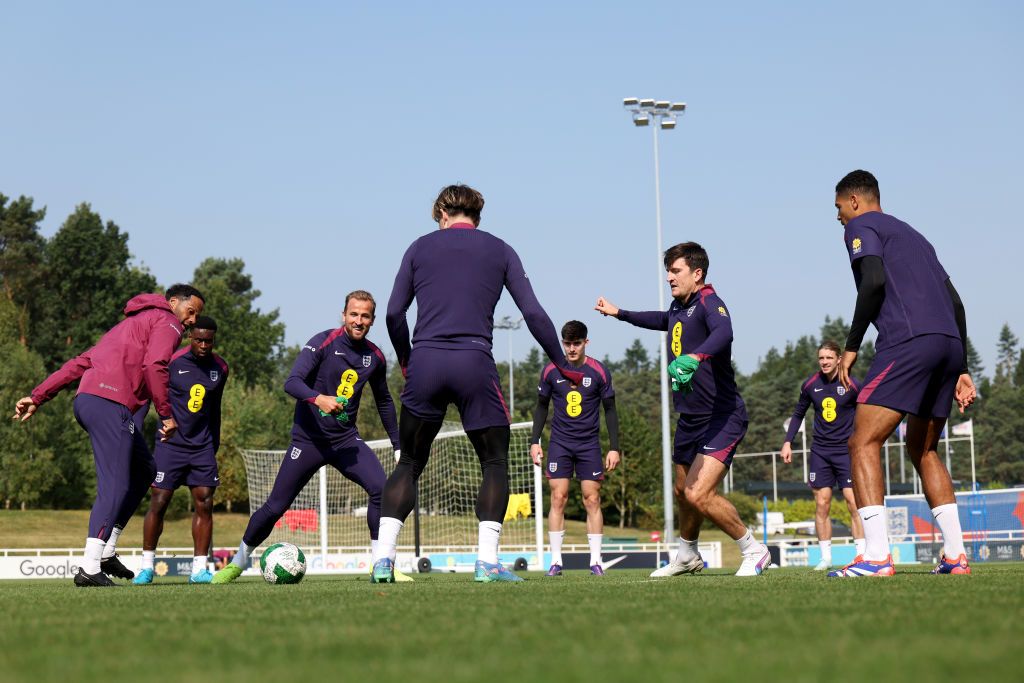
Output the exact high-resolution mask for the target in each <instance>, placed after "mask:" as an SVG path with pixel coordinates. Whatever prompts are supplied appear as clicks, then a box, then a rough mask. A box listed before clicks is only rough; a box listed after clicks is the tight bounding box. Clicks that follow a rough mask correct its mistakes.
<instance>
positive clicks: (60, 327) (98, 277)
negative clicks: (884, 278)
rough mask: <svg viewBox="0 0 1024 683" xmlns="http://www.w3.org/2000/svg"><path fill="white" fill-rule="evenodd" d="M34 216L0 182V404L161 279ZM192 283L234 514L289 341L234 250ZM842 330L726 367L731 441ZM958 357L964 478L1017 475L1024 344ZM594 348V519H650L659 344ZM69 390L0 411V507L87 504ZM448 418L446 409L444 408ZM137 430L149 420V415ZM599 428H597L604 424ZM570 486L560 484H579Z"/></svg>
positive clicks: (573, 511) (766, 469)
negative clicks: (969, 403) (248, 451)
mask: <svg viewBox="0 0 1024 683" xmlns="http://www.w3.org/2000/svg"><path fill="white" fill-rule="evenodd" d="M45 214H46V210H45V208H38V207H36V206H34V201H33V199H32V198H28V197H19V198H17V199H11V198H9V197H6V196H4V195H3V194H0V405H3V406H7V407H8V408H9V407H11V406H13V405H14V403H15V401H16V400H17V399H18V398H19V397H20V396H22V395H24V394H26V393H27V392H28V391H29V390H30V389H31V388H32V387H34V386H35V385H36V384H37V383H38V382H40V381H41V380H42V379H43V378H44V377H45V376H46V374H48V373H49V372H52V371H53V370H55V369H56V368H58V367H59V366H60V365H61V363H63V362H64V361H65V360H67V359H68V358H70V357H72V356H74V355H77V354H79V353H81V352H82V351H84V350H85V349H87V348H89V347H90V346H92V345H93V344H94V343H95V342H96V341H97V340H98V339H99V337H100V336H101V335H102V334H103V333H104V332H106V331H107V330H108V329H109V328H110V327H111V326H113V325H114V324H115V323H117V322H118V321H119V320H120V319H121V317H122V312H121V311H122V309H123V306H124V304H125V302H127V300H128V299H129V298H131V297H132V296H134V295H136V294H138V293H140V292H152V291H161V290H162V289H163V288H164V287H166V286H167V285H169V284H171V283H158V282H157V280H156V278H155V277H153V275H152V274H151V273H149V272H148V271H147V270H145V269H144V268H142V267H140V266H139V265H138V264H137V262H136V261H135V260H134V259H133V256H132V254H131V253H130V251H129V249H128V233H127V232H126V231H125V230H123V229H121V228H120V227H119V226H118V225H117V224H116V223H114V222H113V221H110V220H106V221H104V220H103V219H102V218H101V216H100V215H99V214H98V213H97V212H96V211H94V210H93V208H92V207H91V206H90V205H89V204H81V205H79V206H78V207H76V208H75V210H74V212H72V214H71V215H70V216H68V217H67V219H66V220H65V221H64V222H63V223H62V224H61V226H60V228H59V229H58V230H57V232H56V233H55V234H54V235H53V236H52V237H50V238H46V237H44V236H43V235H42V234H41V232H40V229H39V225H40V223H41V222H42V221H43V219H44V218H45ZM192 284H194V285H195V286H196V287H198V288H199V289H200V290H201V291H202V292H203V294H204V295H205V296H206V298H207V303H206V311H207V312H208V313H209V315H211V316H213V317H214V318H215V319H216V320H217V322H218V326H219V331H218V334H217V349H216V351H217V353H218V354H220V355H221V356H223V357H224V358H225V359H226V360H227V362H228V363H229V364H230V366H231V381H230V382H228V385H227V388H226V390H225V394H224V406H223V425H222V440H221V451H220V453H219V456H218V457H219V462H220V478H221V486H220V488H219V489H218V491H217V496H216V502H217V505H218V507H219V508H221V509H227V510H236V511H244V510H247V509H248V491H247V485H246V479H245V468H244V465H243V463H242V458H241V451H242V449H245V448H259V449H284V448H285V447H286V446H287V444H288V440H289V435H290V430H291V420H292V411H293V408H294V401H293V400H292V399H291V398H290V397H288V396H287V395H286V394H285V393H284V391H283V389H282V385H283V382H284V379H285V377H286V376H287V374H288V372H289V370H290V368H291V363H292V362H293V360H294V358H295V356H296V354H297V353H298V347H287V346H286V345H285V342H284V339H285V327H284V324H283V323H282V322H280V320H279V317H280V316H279V311H278V310H276V309H274V310H270V311H263V310H261V309H260V308H259V307H258V306H257V305H256V300H257V299H258V297H259V296H260V291H259V290H258V289H257V288H256V287H255V286H254V283H253V281H252V277H251V276H250V275H249V274H248V273H246V271H245V263H244V261H243V260H242V259H241V258H228V259H224V258H207V259H205V260H204V261H202V262H201V263H200V264H199V265H198V266H197V267H196V269H195V272H194V274H193V278H192ZM339 314H340V311H339ZM310 332H312V331H310ZM846 332H847V325H846V324H845V322H844V321H843V319H842V318H830V317H826V318H825V319H824V321H823V323H822V325H821V327H820V329H819V330H817V332H816V334H805V335H803V336H800V337H799V338H798V339H796V341H793V342H790V343H787V344H786V346H785V347H784V348H783V349H776V348H770V349H768V350H767V351H766V352H765V354H764V356H763V357H762V358H761V359H760V360H759V362H758V364H757V367H756V369H755V370H754V371H753V372H751V373H750V374H748V375H745V374H742V373H739V372H737V380H738V383H739V387H740V391H741V393H742V394H743V397H744V400H745V401H746V403H747V412H748V414H749V416H750V427H749V431H748V433H747V436H746V439H745V440H744V442H743V445H742V448H741V451H742V452H754V451H772V450H777V449H778V448H779V446H780V445H781V442H782V438H783V430H782V423H783V421H784V420H785V419H786V418H787V417H789V415H790V413H791V412H792V409H793V406H794V404H795V402H796V399H797V395H798V392H799V387H800V383H801V382H802V381H803V380H804V379H806V378H807V377H808V376H809V375H810V374H811V373H812V372H814V370H815V369H816V368H817V364H816V359H817V348H818V344H819V343H820V342H821V341H822V340H824V339H833V340H836V341H839V342H840V344H841V343H842V341H843V340H845V338H846ZM873 354H874V349H873V347H872V346H871V345H870V344H866V345H865V347H864V348H863V349H862V352H861V356H860V358H859V360H858V364H857V367H856V369H855V373H854V374H855V376H858V377H860V376H863V373H864V372H865V371H866V369H867V367H868V364H869V363H870V360H871V357H872V356H873ZM968 354H969V362H970V366H971V370H972V374H973V376H974V379H975V382H976V383H977V384H978V387H979V393H980V398H979V400H978V402H977V403H976V404H975V406H974V407H972V408H971V410H970V411H969V413H968V415H966V416H964V417H960V416H959V415H958V414H957V413H956V411H955V410H954V417H953V418H951V423H953V424H956V423H958V422H960V421H962V420H965V419H973V425H974V434H975V440H976V445H977V465H978V468H977V471H978V478H979V480H980V481H981V482H983V484H985V485H1012V484H1017V483H1021V482H1024V458H1022V457H1021V456H1022V455H1024V349H1022V348H1021V344H1020V340H1019V339H1018V338H1017V336H1016V335H1015V334H1014V333H1013V331H1012V330H1011V329H1010V328H1009V326H1008V325H1003V327H1002V331H1001V334H1000V337H999V342H998V348H997V361H996V367H995V368H994V369H993V371H992V372H991V373H986V369H985V368H984V367H983V366H982V363H981V360H980V357H979V355H978V353H977V352H976V350H975V349H974V347H973V345H972V344H971V343H970V341H968ZM601 360H602V361H603V362H604V363H605V364H606V365H607V366H608V367H609V369H610V370H611V372H612V373H613V377H614V382H615V389H616V396H617V404H618V409H619V421H620V432H621V434H620V441H621V446H622V451H623V455H624V459H623V464H622V466H621V467H620V469H619V470H618V471H617V472H616V473H614V474H612V475H611V476H609V478H608V480H607V481H606V483H605V486H604V489H603V499H604V505H605V515H606V519H607V521H608V523H609V524H612V525H615V524H618V525H621V526H648V527H650V526H653V527H657V526H658V525H659V524H660V522H659V521H658V520H660V518H661V514H662V512H661V506H662V494H661V456H660V451H661V426H660V410H661V407H660V399H659V395H658V392H659V390H660V382H659V377H658V362H657V357H656V355H655V356H653V357H652V355H651V354H649V352H648V349H647V348H646V347H645V346H644V345H643V343H641V341H640V340H639V339H637V340H635V341H634V342H633V343H632V345H631V346H629V347H628V348H626V349H624V350H623V352H622V354H621V356H620V357H618V358H610V357H605V358H603V359H601ZM545 363H546V360H545V359H544V358H542V356H541V354H540V352H539V351H538V350H537V349H536V348H534V349H531V350H530V352H529V353H528V354H527V355H526V357H525V358H523V359H520V360H517V361H515V363H514V365H513V368H514V373H515V382H514V385H515V401H514V404H515V414H514V415H513V421H528V420H530V419H532V411H533V406H534V404H535V392H536V388H535V387H536V383H535V380H536V379H537V378H538V377H539V376H540V372H541V370H542V368H543V366H544V365H545ZM498 368H499V374H500V375H501V379H502V383H503V386H504V387H505V388H506V389H507V387H508V375H509V367H508V363H507V362H501V363H499V364H498ZM389 372H390V378H389V384H390V388H391V391H392V394H393V396H394V398H395V401H396V403H398V402H399V396H400V394H401V390H402V387H403V384H404V380H403V378H402V375H401V372H400V371H399V369H398V367H397V364H396V363H394V361H393V360H392V361H391V362H390V363H389ZM72 398H73V393H72V392H63V393H62V394H61V395H59V396H58V397H57V398H56V399H54V400H53V401H52V402H51V404H50V405H47V406H45V408H44V409H43V410H41V411H40V412H39V413H38V414H37V416H36V417H35V418H34V419H33V420H31V421H30V422H28V423H25V424H15V423H14V422H13V421H11V420H4V421H2V426H0V443H2V444H3V445H2V447H0V502H2V504H3V505H4V506H5V507H8V508H10V507H21V508H28V507H31V508H83V507H88V506H89V505H90V504H91V501H92V498H93V496H94V493H95V476H94V472H93V464H92V452H91V449H90V447H89V442H88V439H87V437H86V434H85V432H84V431H82V430H81V429H80V428H79V427H78V425H77V424H75V421H74V416H73V415H72V411H71V401H72ZM449 417H450V418H451V419H455V420H457V419H458V417H457V414H455V413H454V412H453V413H452V414H451V415H450V416H449ZM359 428H360V431H361V432H362V434H363V436H364V437H365V438H366V439H377V438H384V437H385V436H386V435H385V433H384V430H383V428H382V427H381V425H380V422H379V419H378V417H377V414H376V411H375V410H374V409H373V407H372V405H370V404H368V405H367V406H366V408H364V410H363V411H361V414H360V417H359ZM147 431H148V433H149V434H150V435H152V433H153V431H155V420H154V418H153V417H152V416H150V418H149V421H148V422H147ZM549 432H550V425H549V429H548V430H546V433H549ZM602 432H603V430H602ZM602 438H604V439H606V438H607V437H606V435H604V434H603V433H602ZM605 447H606V448H607V443H605ZM518 457H527V456H526V454H525V453H524V454H521V456H518ZM742 466H743V468H744V469H743V478H744V479H746V480H751V481H759V480H760V481H765V480H768V479H769V478H770V476H771V471H770V468H771V465H770V462H769V461H765V460H762V461H758V462H753V461H750V462H748V461H744V463H743V465H742ZM801 474H802V472H799V471H797V470H795V469H793V470H789V472H788V474H787V477H789V478H791V479H792V478H793V477H794V476H795V479H796V480H799V479H800V477H801ZM738 480H739V475H737V481H738ZM577 488H578V487H570V490H572V491H574V492H575V493H576V494H578V491H576V489H577ZM176 498H182V499H184V498H185V497H183V496H178V497H176ZM143 505H145V503H144V504H143ZM567 514H568V515H570V516H571V517H573V516H575V517H578V518H583V508H582V504H581V501H579V500H578V499H570V504H569V507H568V508H567Z"/></svg>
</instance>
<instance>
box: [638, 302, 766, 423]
mask: <svg viewBox="0 0 1024 683" xmlns="http://www.w3.org/2000/svg"><path fill="white" fill-rule="evenodd" d="M618 318H619V320H625V321H626V322H628V323H630V324H632V325H636V326H637V327H643V328H645V329H648V330H662V331H665V332H668V333H669V335H668V339H667V340H666V343H667V344H668V361H669V363H671V362H672V361H673V360H675V359H676V358H677V357H679V356H683V355H686V354H694V355H696V356H697V357H698V358H699V359H700V360H701V364H700V366H699V367H698V368H697V372H695V373H694V375H693V391H692V392H690V393H688V394H684V393H682V392H680V391H677V392H674V393H673V394H672V400H673V404H674V406H675V409H676V412H678V413H679V414H680V420H681V422H683V423H685V424H686V425H692V424H696V423H700V422H703V421H706V420H707V419H708V418H709V417H711V416H712V415H727V414H729V413H731V412H733V411H735V410H737V409H739V408H742V409H744V410H746V407H745V406H744V405H743V399H742V398H741V397H740V394H739V391H737V389H736V374H735V372H733V369H732V321H731V320H730V318H729V309H727V308H726V307H725V302H724V301H722V299H721V298H720V297H719V296H718V294H716V293H715V289H714V287H712V286H711V285H704V286H703V287H701V288H700V289H699V290H698V291H697V292H694V293H693V294H692V295H690V296H689V297H688V298H687V299H686V300H685V301H679V300H678V299H675V300H673V301H672V305H671V306H669V308H668V311H624V310H622V309H619V315H618Z"/></svg>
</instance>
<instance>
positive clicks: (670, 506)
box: [622, 97, 686, 543]
mask: <svg viewBox="0 0 1024 683" xmlns="http://www.w3.org/2000/svg"><path fill="white" fill-rule="evenodd" d="M622 104H623V105H624V106H625V107H626V108H627V109H629V110H630V111H631V112H633V124H634V125H635V126H637V127H641V126H647V125H650V123H651V119H654V121H655V124H656V125H653V126H651V130H652V131H653V133H654V216H655V225H656V228H657V246H658V254H657V273H658V310H661V311H664V310H665V282H664V277H663V276H662V273H663V272H664V267H663V264H662V258H663V257H662V254H663V253H664V247H663V245H662V238H661V168H660V166H659V163H658V129H659V128H661V129H663V130H672V129H673V128H675V127H676V117H678V116H681V115H682V114H683V112H684V111H686V104H685V103H683V102H668V101H666V100H657V101H655V100H640V99H637V98H635V97H627V98H625V99H624V100H623V101H622ZM667 340H668V333H667V332H664V331H663V332H662V333H661V334H660V335H659V342H660V349H661V353H660V354H659V359H660V362H659V366H660V368H661V373H660V374H661V468H662V485H663V489H664V491H663V493H664V497H665V542H666V543H669V542H670V539H672V538H674V537H675V514H674V513H675V496H674V495H673V492H672V439H671V436H670V429H669V412H670V408H669V393H668V349H667Z"/></svg>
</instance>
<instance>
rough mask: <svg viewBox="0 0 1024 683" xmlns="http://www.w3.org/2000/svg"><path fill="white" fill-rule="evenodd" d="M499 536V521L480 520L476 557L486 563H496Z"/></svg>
mask: <svg viewBox="0 0 1024 683" xmlns="http://www.w3.org/2000/svg"><path fill="white" fill-rule="evenodd" d="M500 538H501V522H480V531H479V541H478V546H477V559H478V560H483V561H484V562H486V563H487V564H498V539H500Z"/></svg>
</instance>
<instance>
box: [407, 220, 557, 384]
mask: <svg viewBox="0 0 1024 683" xmlns="http://www.w3.org/2000/svg"><path fill="white" fill-rule="evenodd" d="M503 288H505V289H508V291H509V294H511V295H512V299H513V300H514V301H515V302H516V306H518V307H519V310H520V311H521V312H522V314H523V318H524V319H525V320H526V325H527V327H529V328H530V333H531V334H532V335H533V337H534V339H536V340H537V342H538V343H539V344H540V345H541V348H542V349H544V353H546V354H547V355H548V358H550V359H551V360H552V361H553V362H554V363H555V364H556V365H558V367H559V368H565V367H566V361H565V355H564V354H563V352H562V345H561V344H560V343H559V339H558V334H557V333H556V332H555V326H554V325H553V324H552V323H551V318H549V317H548V314H547V313H545V312H544V309H543V308H542V307H541V305H540V303H539V302H538V301H537V297H536V295H534V293H533V287H532V286H530V280H529V279H528V278H527V276H526V270H525V269H524V268H523V263H522V261H520V260H519V255H518V254H516V252H515V250H514V249H512V247H510V246H509V245H507V244H506V243H505V242H504V241H502V240H500V239H498V238H497V237H495V236H494V235H492V234H490V233H488V232H484V231H483V230H480V229H478V228H475V227H474V226H473V225H472V224H470V223H456V224H455V225H452V226H450V227H449V228H447V229H445V230H434V231H433V232H430V233H428V234H426V235H424V236H423V237H420V238H419V239H417V240H416V241H415V242H413V243H412V245H411V246H410V247H409V249H408V250H406V252H405V256H403V257H402V265H401V267H399V269H398V275H397V276H396V277H395V286H394V289H393V290H392V291H391V299H390V300H389V301H388V313H387V324H388V333H389V334H390V335H391V343H392V344H393V345H394V347H395V353H396V354H397V355H398V362H399V364H400V365H401V366H402V367H403V368H405V367H406V366H407V365H408V363H409V353H410V351H411V348H410V344H409V324H408V322H407V321H406V318H405V315H406V312H407V311H408V310H409V307H410V306H411V305H412V302H413V298H415V299H416V330H415V332H414V334H413V337H412V344H414V345H415V346H417V347H423V348H434V349H459V350H464V349H476V350H478V351H486V352H487V353H488V354H490V353H491V337H492V333H493V331H494V307H495V306H496V305H497V304H498V299H499V298H500V297H501V292H502V289H503ZM560 371H562V370H560ZM562 372H564V371H562ZM569 374H570V375H572V372H571V371H569Z"/></svg>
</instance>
